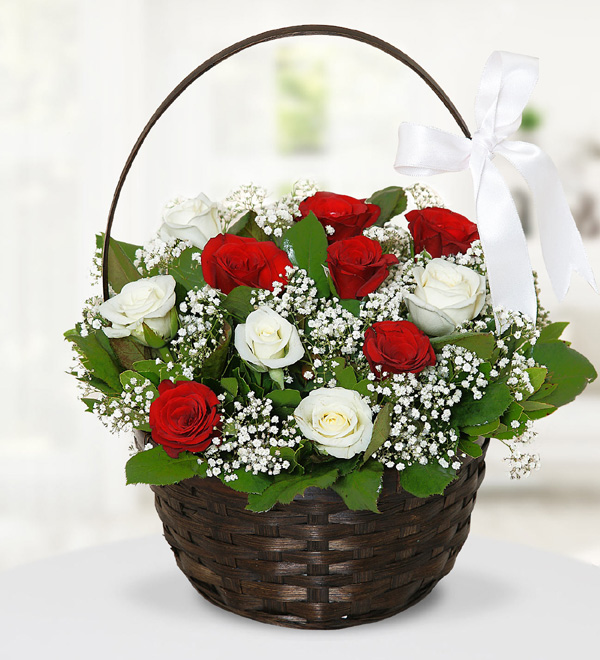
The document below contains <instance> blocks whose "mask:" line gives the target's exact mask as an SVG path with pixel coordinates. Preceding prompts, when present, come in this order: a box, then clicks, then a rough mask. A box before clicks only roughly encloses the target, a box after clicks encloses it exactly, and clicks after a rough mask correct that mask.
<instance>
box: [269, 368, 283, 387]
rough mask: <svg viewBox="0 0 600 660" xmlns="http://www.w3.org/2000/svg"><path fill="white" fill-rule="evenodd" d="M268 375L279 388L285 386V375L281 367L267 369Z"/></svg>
mask: <svg viewBox="0 0 600 660" xmlns="http://www.w3.org/2000/svg"><path fill="white" fill-rule="evenodd" d="M269 377H270V378H271V380H272V381H273V383H274V384H275V385H277V387H279V389H280V390H282V389H283V388H284V387H285V380H284V378H285V375H284V373H283V369H269Z"/></svg>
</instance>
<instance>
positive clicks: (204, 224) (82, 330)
mask: <svg viewBox="0 0 600 660" xmlns="http://www.w3.org/2000/svg"><path fill="white" fill-rule="evenodd" d="M409 200H410V202H411V206H412V207H413V209H412V210H410V211H409V212H406V210H407V205H408V202H409ZM403 215H404V216H405V219H406V221H407V223H408V231H406V230H405V229H403V228H401V225H400V223H399V222H398V221H397V219H398V218H400V217H401V216H403ZM102 244H103V236H99V237H98V245H97V247H98V252H97V254H96V259H95V266H96V268H95V275H96V278H99V277H100V265H101V264H100V262H101V258H100V254H101V247H102ZM108 277H109V283H110V288H111V296H110V297H109V299H108V300H106V301H105V302H104V301H103V300H102V298H101V297H99V296H96V297H92V298H90V299H89V300H88V301H86V305H85V309H84V315H83V320H82V321H81V322H80V323H78V324H77V326H76V327H75V329H73V330H70V331H68V332H67V333H65V336H66V338H67V339H68V340H69V341H71V342H72V343H73V346H74V348H75V354H76V358H77V361H76V365H75V367H74V369H73V374H74V375H75V376H76V377H77V378H78V380H79V381H80V383H81V386H82V388H83V396H82V400H83V402H84V403H85V404H86V406H87V409H88V410H89V411H91V412H93V413H95V414H96V415H98V416H99V418H100V419H101V420H102V422H104V424H106V425H107V426H108V427H110V428H111V429H112V430H114V431H122V432H127V433H130V432H131V431H136V432H137V433H136V436H137V450H136V449H135V448H134V447H132V451H133V455H132V456H131V458H130V459H129V461H128V463H127V466H126V474H127V480H128V483H147V484H157V485H166V484H171V483H176V482H178V481H181V480H183V479H186V478H189V477H194V476H197V477H201V478H204V477H217V478H219V479H220V480H222V481H223V482H224V483H226V484H228V485H229V486H230V487H231V488H233V489H235V490H238V491H242V492H245V493H248V508H249V509H250V510H252V511H266V510H268V509H270V508H271V507H272V506H273V505H274V504H275V503H277V502H281V503H288V502H290V501H291V500H292V499H293V498H294V497H295V496H296V495H297V494H299V493H302V492H304V490H305V489H306V488H307V487H309V486H317V487H321V488H328V487H331V488H333V489H334V490H335V491H336V492H337V493H338V494H339V495H340V496H341V497H342V498H343V500H344V501H345V503H346V504H347V506H348V507H349V508H350V509H368V510H372V511H377V499H378V492H379V489H380V487H381V480H382V475H383V471H384V469H386V468H387V469H393V470H397V471H398V473H399V479H400V483H401V485H402V487H403V488H404V489H405V490H407V491H409V492H410V493H412V494H414V495H415V496H417V497H427V496H429V495H431V494H436V493H443V491H444V489H445V488H446V486H447V485H448V484H450V483H451V482H452V481H453V480H454V479H455V477H456V474H457V471H458V470H460V468H461V464H462V461H463V460H464V459H465V457H466V456H467V455H468V456H474V457H477V456H479V455H481V452H482V442H483V439H485V438H493V439H495V440H497V441H499V442H502V443H503V444H504V445H505V446H506V448H507V450H508V457H507V460H508V461H509V465H510V474H511V476H512V477H514V478H519V477H523V476H525V475H527V474H528V473H529V472H530V471H531V470H532V469H535V468H537V467H538V458H537V456H536V455H535V454H532V453H531V452H530V451H529V450H528V448H527V445H528V443H529V442H530V441H531V439H532V438H533V435H534V433H533V430H532V425H533V422H534V421H535V420H536V419H539V418H541V417H544V416H546V415H549V414H551V413H552V412H554V411H555V410H556V408H557V407H559V406H562V405H564V404H566V403H568V402H570V401H572V400H573V399H574V398H575V397H576V396H577V395H578V394H579V393H580V392H581V391H582V390H583V389H584V388H585V386H586V385H587V383H589V382H590V381H592V380H593V379H594V378H595V377H596V372H595V370H594V368H593V366H592V365H591V364H590V362H589V361H588V360H587V359H586V358H585V357H583V356H582V355H581V354H579V353H577V352H576V351H575V350H573V349H572V348H571V347H570V346H569V344H568V342H565V341H562V340H561V339H560V336H561V333H562V332H563V330H564V328H565V327H566V325H567V324H566V323H550V321H549V319H548V314H547V313H546V312H545V311H544V310H543V309H542V308H541V307H540V306H539V300H538V315H537V325H536V324H534V322H533V320H532V319H531V318H528V317H527V316H525V315H523V314H522V313H518V312H514V311H511V310H509V309H502V308H500V307H496V308H494V307H493V305H492V302H491V297H490V293H489V286H488V281H487V273H486V261H485V255H484V253H483V250H482V247H481V242H480V240H479V235H478V231H477V226H476V225H475V224H473V223H472V222H470V221H469V220H468V219H467V218H465V217H463V216H461V215H459V214H457V213H454V212H452V211H450V210H448V209H446V208H444V205H443V203H442V201H441V200H440V199H439V198H438V196H437V195H436V194H435V193H434V192H433V191H432V190H431V189H430V188H428V187H426V186H424V185H422V184H415V185H413V186H411V187H410V188H406V189H403V188H400V187H389V188H385V189H383V190H380V191H378V192H376V193H374V194H373V195H371V197H370V198H368V199H366V200H361V199H355V198H353V197H349V196H347V195H340V194H334V193H330V192H319V191H317V189H316V188H315V186H314V185H313V184H312V183H310V182H300V183H298V184H296V185H295V187H294V188H293V190H292V192H291V194H289V195H287V196H285V197H283V198H282V199H280V200H278V201H276V202H269V201H268V199H267V195H266V192H265V191H264V190H263V189H261V188H258V187H256V186H252V185H251V186H243V187H241V188H239V189H238V190H236V191H235V192H234V193H233V194H232V195H230V196H229V197H227V198H226V199H225V200H223V201H222V202H221V203H219V204H216V203H213V202H211V201H210V200H209V199H208V198H207V197H205V196H204V195H200V196H198V197H196V198H195V199H176V200H174V201H173V202H171V203H169V204H168V205H167V206H166V207H165V209H164V212H163V218H162V225H161V226H160V229H159V231H158V233H157V234H156V236H155V237H154V238H153V239H152V240H151V241H149V242H148V243H147V244H146V245H144V246H137V245H131V244H128V243H124V242H120V241H116V240H114V239H111V241H110V245H109V252H108Z"/></svg>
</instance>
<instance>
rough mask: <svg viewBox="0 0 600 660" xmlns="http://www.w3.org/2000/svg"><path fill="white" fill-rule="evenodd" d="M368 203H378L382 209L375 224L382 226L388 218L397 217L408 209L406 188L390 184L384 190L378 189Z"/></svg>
mask: <svg viewBox="0 0 600 660" xmlns="http://www.w3.org/2000/svg"><path fill="white" fill-rule="evenodd" d="M367 203H369V204H376V205H377V206H379V208H380V209H381V213H380V214H379V218H377V222H376V223H375V225H376V226H377V227H382V226H383V225H384V224H385V223H386V222H387V221H388V220H391V219H392V218H395V217H396V216H397V215H400V214H401V213H404V211H406V203H407V199H406V192H404V188H399V187H398V186H389V187H388V188H384V189H383V190H378V191H377V192H375V193H373V194H372V195H371V197H369V199H367Z"/></svg>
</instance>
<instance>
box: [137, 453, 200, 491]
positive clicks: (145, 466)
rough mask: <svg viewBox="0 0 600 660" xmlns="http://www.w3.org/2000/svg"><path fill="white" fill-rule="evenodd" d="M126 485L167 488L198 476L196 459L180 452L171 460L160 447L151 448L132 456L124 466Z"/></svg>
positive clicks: (191, 455)
mask: <svg viewBox="0 0 600 660" xmlns="http://www.w3.org/2000/svg"><path fill="white" fill-rule="evenodd" d="M125 474H126V476H127V483H128V484H153V485H155V486H168V485H169V484H176V483H178V482H179V481H183V480H184V479H189V478H190V477H194V476H196V475H198V474H200V470H199V465H198V457H197V456H195V455H194V454H190V453H189V452H182V453H181V454H179V457H178V458H171V457H170V456H169V455H168V454H167V452H166V451H165V450H164V449H163V448H162V447H161V446H157V447H153V448H152V449H147V450H145V451H140V452H138V453H137V454H134V455H133V456H132V457H131V458H130V459H129V460H128V461H127V464H126V466H125Z"/></svg>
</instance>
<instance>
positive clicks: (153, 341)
mask: <svg viewBox="0 0 600 660" xmlns="http://www.w3.org/2000/svg"><path fill="white" fill-rule="evenodd" d="M142 330H143V332H144V341H145V342H146V345H148V346H150V348H162V347H163V346H165V345H166V343H167V342H166V341H165V340H164V339H163V338H162V337H161V336H160V335H158V334H156V332H154V330H152V328H151V327H150V326H149V325H147V324H146V323H142Z"/></svg>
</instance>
